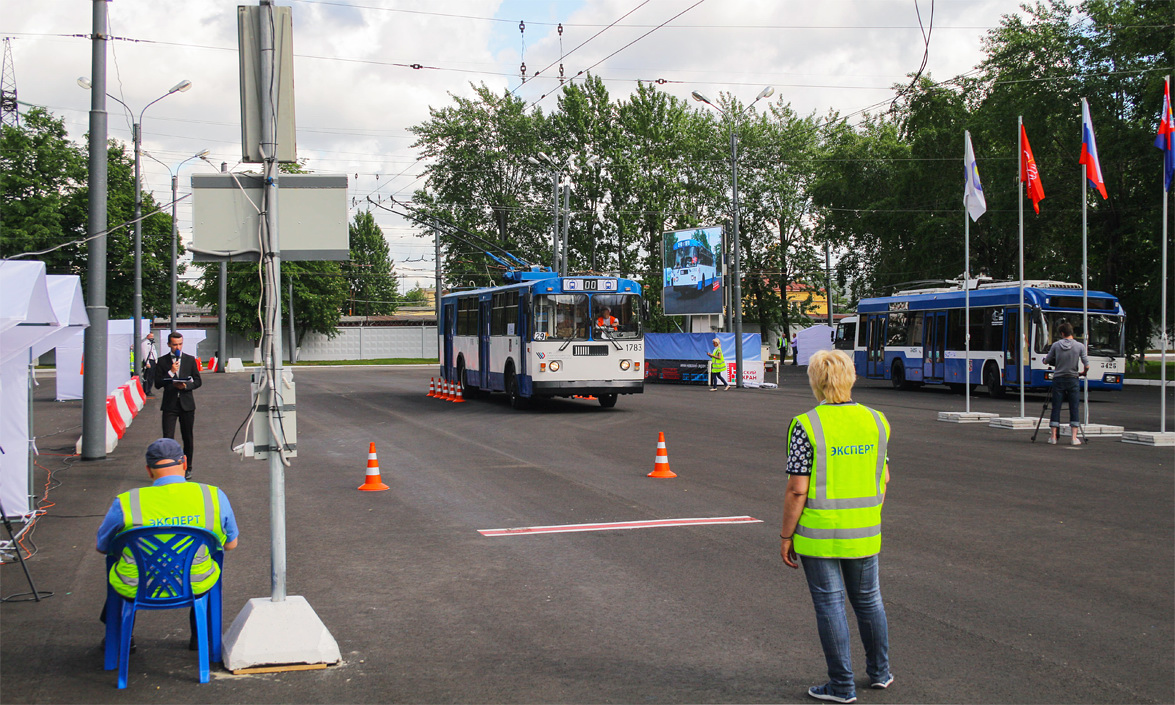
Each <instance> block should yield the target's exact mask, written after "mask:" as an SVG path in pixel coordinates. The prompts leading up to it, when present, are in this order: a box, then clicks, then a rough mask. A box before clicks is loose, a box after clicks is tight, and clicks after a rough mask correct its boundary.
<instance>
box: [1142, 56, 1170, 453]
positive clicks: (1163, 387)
mask: <svg viewBox="0 0 1175 705" xmlns="http://www.w3.org/2000/svg"><path fill="white" fill-rule="evenodd" d="M1166 89H1167V90H1166V93H1167V95H1168V96H1170V93H1171V74H1167V85H1166ZM1167 100H1170V98H1169V97H1168V98H1167ZM1165 102H1166V101H1165ZM1169 108H1170V106H1169V105H1167V106H1164V109H1165V110H1166V109H1169ZM1161 119H1162V120H1164V121H1165V120H1167V116H1166V115H1163V116H1162V118H1161ZM1172 138H1175V135H1171V136H1168V139H1172ZM1168 144H1169V143H1168ZM1159 183H1161V184H1163V247H1162V253H1163V267H1162V269H1163V276H1162V278H1161V280H1162V286H1163V288H1162V289H1161V290H1160V291H1159V298H1161V299H1162V306H1161V309H1162V314H1161V316H1160V319H1161V325H1162V327H1161V328H1159V343H1160V344H1161V345H1162V346H1163V349H1162V351H1160V353H1159V391H1160V393H1161V394H1160V396H1159V432H1160V433H1166V432H1167V343H1168V342H1170V341H1169V339H1168V337H1167V201H1169V200H1171V196H1170V194H1169V193H1167V155H1166V154H1164V155H1163V178H1162V179H1161V180H1160V181H1159ZM1143 369H1144V370H1145V369H1146V368H1145V366H1144V367H1143Z"/></svg>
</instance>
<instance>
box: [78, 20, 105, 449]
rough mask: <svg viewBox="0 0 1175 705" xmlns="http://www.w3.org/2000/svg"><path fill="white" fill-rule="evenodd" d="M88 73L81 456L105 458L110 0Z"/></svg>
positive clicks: (96, 26)
mask: <svg viewBox="0 0 1175 705" xmlns="http://www.w3.org/2000/svg"><path fill="white" fill-rule="evenodd" d="M90 75H91V76H92V81H93V85H94V91H93V94H92V95H91V96H90V161H89V177H88V182H87V183H89V185H90V188H89V194H90V198H89V207H90V214H89V221H88V223H87V226H86V235H87V239H88V240H89V243H88V244H87V246H86V247H87V253H86V273H87V275H88V281H87V287H86V315H88V316H89V317H90V325H89V327H87V328H86V332H85V342H84V343H83V345H84V348H83V353H82V354H83V356H84V357H83V360H89V361H90V364H89V365H86V366H85V371H84V372H83V373H82V459H83V460H101V459H104V458H105V457H106V349H107V339H106V321H107V318H108V316H109V311H108V309H107V308H106V0H94V17H93V42H92V58H91V70H90Z"/></svg>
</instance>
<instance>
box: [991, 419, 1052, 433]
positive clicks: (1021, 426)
mask: <svg viewBox="0 0 1175 705" xmlns="http://www.w3.org/2000/svg"><path fill="white" fill-rule="evenodd" d="M988 426H991V427H992V428H1006V429H1010V430H1013V431H1024V430H1029V429H1034V428H1036V417H1034V416H1000V417H998V418H994V419H991V421H990V422H989V423H988ZM1040 426H1041V428H1048V427H1049V420H1048V419H1045V420H1044V421H1042V422H1041V424H1040Z"/></svg>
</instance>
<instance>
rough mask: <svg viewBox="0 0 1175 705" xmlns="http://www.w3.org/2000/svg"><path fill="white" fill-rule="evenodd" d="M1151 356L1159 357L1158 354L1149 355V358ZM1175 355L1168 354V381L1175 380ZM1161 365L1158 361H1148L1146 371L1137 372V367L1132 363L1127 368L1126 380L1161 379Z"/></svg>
mask: <svg viewBox="0 0 1175 705" xmlns="http://www.w3.org/2000/svg"><path fill="white" fill-rule="evenodd" d="M1151 355H1155V356H1156V357H1157V356H1158V354H1157V353H1147V357H1148V358H1150V356H1151ZM1172 358H1175V355H1173V354H1171V353H1167V381H1168V382H1170V381H1171V380H1175V360H1172ZM1159 367H1160V363H1159V361H1158V360H1150V359H1148V360H1147V361H1146V371H1145V372H1136V371H1135V370H1136V369H1137V367H1136V366H1135V365H1134V364H1133V363H1132V364H1129V365H1127V366H1126V379H1158V378H1159Z"/></svg>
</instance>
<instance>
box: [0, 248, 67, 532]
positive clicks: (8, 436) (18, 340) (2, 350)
mask: <svg viewBox="0 0 1175 705" xmlns="http://www.w3.org/2000/svg"><path fill="white" fill-rule="evenodd" d="M0 292H3V295H2V296H0V408H3V409H4V412H3V413H0V449H3V451H4V452H3V454H0V505H2V506H3V507H4V514H5V515H6V516H18V515H22V514H27V513H29V512H31V511H32V509H33V507H32V484H31V483H32V480H31V478H30V477H29V458H30V454H31V453H32V452H33V448H32V444H31V443H30V442H29V416H28V404H29V379H30V378H29V365H30V361H31V357H30V356H31V355H32V348H33V346H35V345H37V344H38V342H39V341H41V340H43V339H44V338H47V337H50V336H52V335H53V334H54V333H56V332H57V331H58V330H59V329H60V328H61V327H62V326H61V324H60V323H59V322H58V316H57V313H56V312H55V311H54V307H53V303H52V301H51V299H50V296H49V287H48V285H47V282H46V275H45V263H44V262H24V261H19V260H0Z"/></svg>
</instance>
